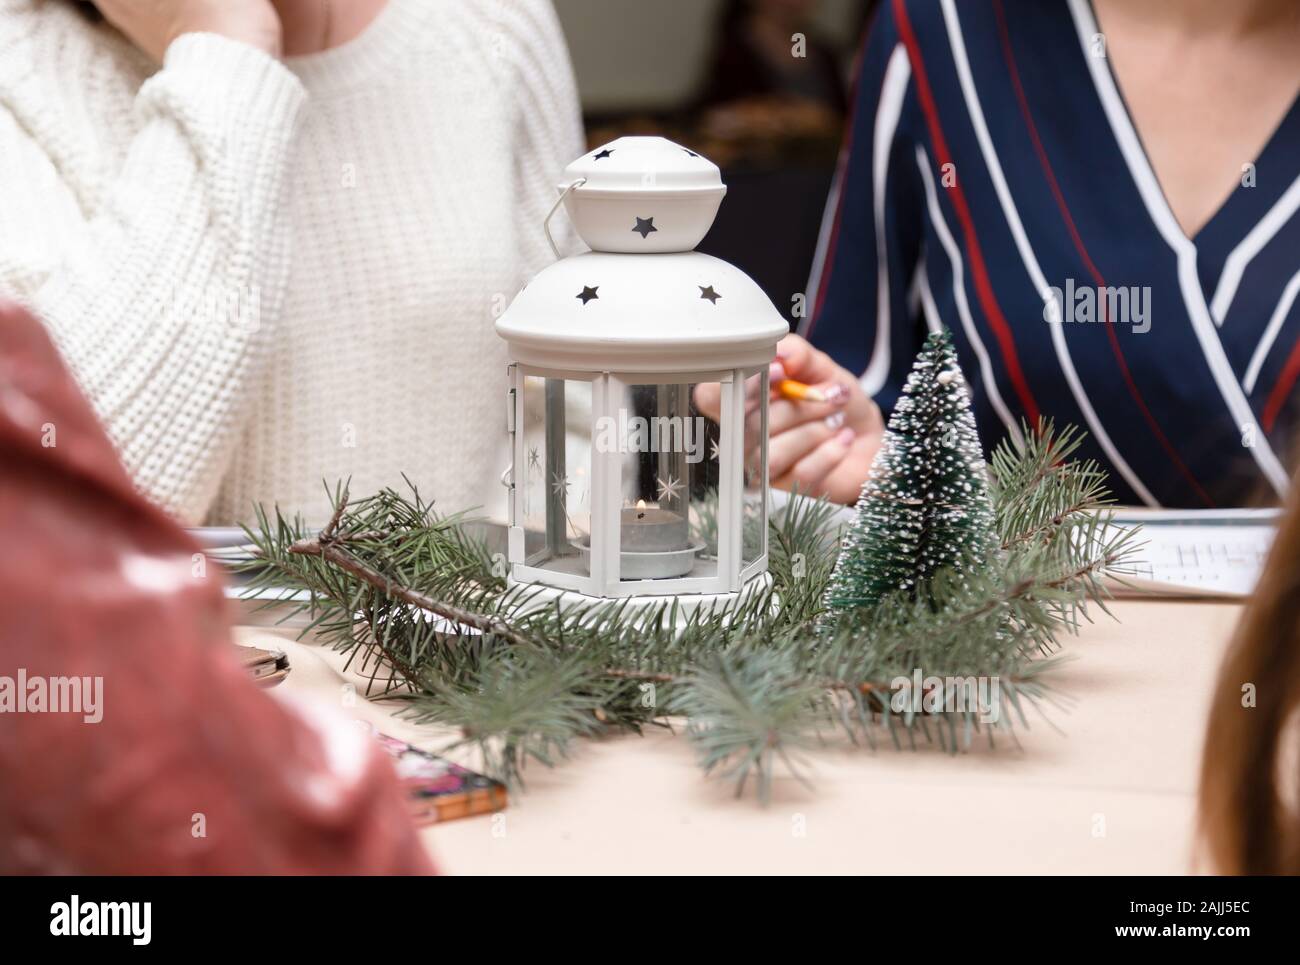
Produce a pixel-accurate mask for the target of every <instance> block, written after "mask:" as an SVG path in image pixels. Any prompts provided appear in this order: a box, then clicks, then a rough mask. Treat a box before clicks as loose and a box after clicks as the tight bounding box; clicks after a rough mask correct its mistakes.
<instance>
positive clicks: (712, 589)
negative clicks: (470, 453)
mask: <svg viewBox="0 0 1300 965" xmlns="http://www.w3.org/2000/svg"><path fill="white" fill-rule="evenodd" d="M756 373H757V374H758V375H759V377H760V380H761V391H762V393H763V395H762V398H764V399H766V397H767V377H768V376H767V371H766V369H760V370H755V369H753V368H750V367H739V368H732V369H712V370H701V371H681V372H667V371H662V370H661V371H656V372H646V371H635V372H633V371H627V372H624V371H601V372H592V371H582V370H576V369H559V368H550V367H544V366H537V365H529V364H525V363H522V362H513V363H511V364H510V365H509V366H507V375H508V380H509V394H508V415H507V428H508V430H509V432H510V436H511V439H510V451H511V465H510V467H509V468H508V469H507V470H506V472H505V474H503V476H502V482H503V483H504V484H505V485H506V487H507V490H508V497H507V498H508V522H509V544H508V558H509V561H510V576H511V578H512V579H513V580H515V581H517V582H521V583H529V584H542V585H545V586H550V587H554V588H555V589H558V590H565V591H570V592H573V593H581V594H584V595H586V596H590V597H599V598H608V599H618V598H625V597H637V596H665V595H671V596H686V595H695V594H708V595H722V594H735V593H739V592H740V591H741V590H742V589H744V588H745V586H746V585H747V584H748V583H749V582H750V581H751V580H753V579H754V578H755V577H757V576H760V575H762V574H764V573H766V571H767V562H768V544H767V526H766V525H763V526H762V527H761V532H762V537H761V542H760V545H759V548H758V553H757V555H756V556H755V557H754V558H753V559H752V560H748V561H747V560H745V559H744V542H743V537H744V529H743V527H744V512H745V505H746V500H745V480H744V459H745V453H744V445H745V431H744V430H745V380H746V379H747V378H748V377H750V376H751V375H754V374H756ZM530 377H531V378H541V379H554V380H563V381H564V382H587V383H590V385H591V431H590V435H589V438H588V444H589V446H590V453H591V470H590V472H591V476H590V479H591V519H590V527H589V528H590V533H589V535H588V539H589V541H590V554H591V555H590V571H589V573H588V574H586V575H583V574H580V573H567V572H564V571H562V570H557V569H553V568H547V567H542V566H538V565H536V562H537V561H536V560H535V559H534V560H530V559H529V558H528V556H527V554H526V530H525V526H524V522H523V521H524V518H525V514H526V510H525V507H524V488H523V486H521V485H519V484H518V480H517V479H516V478H515V473H516V470H517V467H520V466H524V465H525V464H526V453H525V451H524V449H525V445H526V442H525V434H524V432H523V431H522V430H521V427H522V426H523V424H524V396H525V393H524V385H525V379H527V378H530ZM702 382H714V383H718V384H719V385H720V386H721V388H722V392H721V412H720V413H719V419H720V421H719V423H718V426H719V452H718V463H719V467H718V509H717V514H718V518H717V525H718V545H717V572H716V574H715V575H712V576H692V575H689V574H688V575H685V576H679V577H661V578H657V579H623V578H622V574H621V555H620V554H621V552H622V546H621V543H622V532H621V522H620V511H621V509H622V498H621V466H622V460H623V458H624V453H622V452H620V451H612V452H602V451H600V448H599V446H598V444H597V435H598V428H597V427H598V426H599V425H600V423H601V420H602V418H608V419H615V420H617V417H618V406H619V405H620V404H621V403H622V401H623V400H625V399H626V398H627V395H626V390H628V389H629V388H630V387H631V386H635V385H683V386H685V385H693V384H698V383H702ZM765 421H766V417H765V418H764V422H765ZM764 429H765V425H764ZM544 432H545V435H546V438H547V439H548V440H552V441H553V440H559V439H564V438H565V432H566V423H565V421H564V418H563V413H562V410H561V413H560V415H558V416H557V414H556V413H555V412H554V411H552V408H551V407H550V406H548V407H547V411H546V412H545V413H544ZM763 435H764V436H765V431H764V433H763ZM554 451H555V445H554V442H552V444H550V445H548V446H547V447H546V453H547V460H548V473H547V474H544V477H543V478H549V470H550V463H551V460H552V458H553V455H552V454H553V453H554ZM759 451H760V457H759V464H760V465H761V475H762V479H761V483H760V485H761V489H760V493H761V498H762V499H764V500H766V493H767V486H768V471H767V462H768V460H767V443H766V438H762V439H761V440H760V450H759ZM767 511H768V509H767V507H766V505H764V507H763V520H764V523H765V522H766V518H767ZM552 515H553V514H552V506H551V505H550V502H549V498H548V505H547V508H546V519H547V525H548V534H547V540H548V549H551V548H553V547H552V546H551V545H550V544H551V543H552V542H553V541H554V540H555V539H556V538H557V537H556V535H555V534H554V533H553V532H550V531H549V530H550V526H551V523H552V521H553V520H552ZM688 526H689V517H688ZM558 538H560V539H564V540H567V539H568V537H567V535H561V536H559V537H558Z"/></svg>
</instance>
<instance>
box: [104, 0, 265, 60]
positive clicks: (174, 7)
mask: <svg viewBox="0 0 1300 965" xmlns="http://www.w3.org/2000/svg"><path fill="white" fill-rule="evenodd" d="M95 6H97V7H98V8H99V10H100V12H101V13H102V14H103V15H104V19H105V20H107V21H108V22H109V23H111V24H112V25H113V26H115V27H116V28H117V29H118V30H120V31H122V33H124V34H126V36H127V38H128V39H129V40H130V41H131V42H132V43H134V44H135V45H136V46H137V47H139V48H140V49H141V50H143V51H144V52H145V53H146V54H148V55H149V56H150V57H152V58H153V59H154V60H155V61H157V62H158V63H162V59H163V54H164V53H166V51H167V48H168V46H170V45H171V42H172V41H173V40H175V39H176V38H177V37H179V36H180V35H181V34H185V33H194V32H196V31H203V32H205V33H214V34H220V35H221V36H223V37H229V38H230V39H231V40H239V41H242V42H243V43H246V44H250V45H251V46H253V47H256V48H258V49H259V50H264V51H266V52H267V53H268V54H270V55H271V56H272V57H279V56H280V49H281V32H280V17H279V15H277V14H276V12H275V8H274V7H273V6H271V2H270V0H96V2H95Z"/></svg>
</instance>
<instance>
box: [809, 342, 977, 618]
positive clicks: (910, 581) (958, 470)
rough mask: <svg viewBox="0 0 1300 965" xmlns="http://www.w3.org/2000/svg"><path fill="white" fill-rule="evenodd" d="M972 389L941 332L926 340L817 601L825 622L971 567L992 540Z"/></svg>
mask: <svg viewBox="0 0 1300 965" xmlns="http://www.w3.org/2000/svg"><path fill="white" fill-rule="evenodd" d="M987 475H988V467H987V466H986V465H985V462H984V457H983V454H982V452H981V449H980V442H979V436H978V435H977V433H976V430H975V417H974V415H973V414H972V413H971V408H970V393H969V391H968V390H967V388H966V380H965V378H964V377H963V376H962V373H961V369H960V368H958V366H957V353H956V352H955V351H954V350H953V347H952V336H951V334H950V333H949V332H948V331H947V330H946V329H945V330H944V331H942V332H935V333H933V334H931V335H930V336H929V337H928V338H926V340H925V345H924V346H923V347H922V348H921V352H920V354H919V355H918V356H917V358H916V362H915V363H914V364H913V366H912V371H911V374H910V375H909V376H908V378H907V384H906V385H905V386H904V387H903V394H902V395H901V396H900V397H899V399H898V403H897V404H896V405H895V407H894V414H893V416H892V417H891V418H890V420H889V426H888V429H887V430H886V432H885V437H884V439H883V440H882V441H881V445H880V451H879V452H878V453H877V454H876V459H875V462H874V463H873V464H872V467H871V473H870V475H869V476H868V477H867V481H866V483H865V484H864V485H863V487H862V495H861V496H860V497H859V498H858V504H857V517H856V519H855V520H854V521H853V524H852V526H851V527H850V528H849V531H848V532H847V533H846V534H845V536H844V539H843V542H842V544H841V546H840V554H839V558H838V559H837V560H836V563H835V570H834V573H833V574H832V576H831V579H830V582H829V584H828V585H827V588H826V594H825V597H824V598H823V605H824V612H823V613H822V615H821V617H820V624H821V625H822V626H823V627H827V626H830V625H831V624H833V623H834V622H835V621H836V620H837V619H838V618H839V616H840V614H842V613H845V612H847V611H852V610H858V609H861V608H865V607H873V606H875V605H876V604H878V603H879V602H880V601H881V600H883V599H884V598H885V597H887V596H889V595H890V594H892V593H894V592H896V591H899V590H906V591H908V592H909V593H911V594H912V595H913V596H918V595H920V594H922V593H924V592H925V590H926V587H927V585H928V583H929V580H930V579H931V578H932V577H933V576H934V574H935V573H936V572H937V571H938V570H940V569H942V568H944V567H948V568H951V569H954V570H957V571H958V572H960V571H962V569H963V568H969V567H971V566H978V565H980V564H981V563H982V562H983V561H984V560H987V559H988V558H989V556H990V554H992V553H994V552H996V551H997V550H998V547H999V540H998V537H997V531H996V528H995V523H994V515H993V506H992V502H991V501H990V499H989V488H988V478H987Z"/></svg>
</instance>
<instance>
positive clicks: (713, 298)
mask: <svg viewBox="0 0 1300 965" xmlns="http://www.w3.org/2000/svg"><path fill="white" fill-rule="evenodd" d="M695 287H696V288H698V289H699V290H700V297H701V298H707V299H708V300H709V304H710V305H716V304H718V299H719V298H721V297H722V296H721V295H719V294H718V293H717V292H715V291H714V290H713V286H712V285H710V286H709V287H708V288H705V287H704V286H703V285H696V286H695Z"/></svg>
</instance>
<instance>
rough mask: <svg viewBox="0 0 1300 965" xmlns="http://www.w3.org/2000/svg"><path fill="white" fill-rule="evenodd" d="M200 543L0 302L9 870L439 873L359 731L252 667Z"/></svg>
mask: <svg viewBox="0 0 1300 965" xmlns="http://www.w3.org/2000/svg"><path fill="white" fill-rule="evenodd" d="M199 552H200V550H199V547H198V546H197V545H196V544H194V543H193V542H192V541H191V540H190V538H189V537H188V536H187V534H186V533H185V532H184V531H183V530H182V529H180V528H179V527H178V526H177V525H176V523H175V522H173V521H172V520H171V519H170V518H169V517H168V516H167V515H165V514H164V513H163V512H162V511H161V510H159V509H157V508H156V507H154V506H153V505H151V504H150V503H149V502H148V501H147V500H145V499H144V498H143V497H141V496H140V495H139V494H138V493H137V492H136V491H135V489H134V487H133V486H132V484H131V481H130V479H129V478H128V476H127V474H126V472H125V470H124V469H123V468H122V466H121V464H120V463H119V461H118V458H117V456H116V454H115V453H114V450H113V447H112V445H111V444H110V442H109V440H108V438H107V437H106V436H105V434H104V431H103V430H102V429H101V428H100V426H99V424H98V422H97V421H96V419H95V416H94V414H93V412H92V410H91V407H90V405H89V404H88V403H87V402H86V400H85V398H84V397H83V396H82V395H81V392H80V391H79V390H78V388H77V385H76V383H75V381H74V380H73V378H72V377H71V375H70V374H69V373H68V371H67V369H66V368H65V367H64V365H63V363H62V361H61V360H60V358H59V356H58V353H57V352H56V351H55V349H54V347H53V345H52V344H51V342H50V340H49V338H48V337H47V335H46V333H45V330H44V329H43V328H42V326H41V325H40V324H39V323H38V322H37V321H36V320H35V319H34V318H32V317H31V315H30V314H28V313H27V312H25V311H23V310H21V309H19V308H18V307H16V306H13V305H8V304H4V303H0V873H9V874H12V873H46V874H48V873H59V874H140V873H146V874H224V873H239V874H335V873H338V874H389V873H391V874H420V873H428V872H431V871H432V870H433V869H432V866H431V864H430V862H429V859H428V857H427V856H426V855H425V853H424V851H423V849H422V847H421V844H420V841H419V838H418V836H417V834H416V830H415V827H414V825H413V824H412V819H411V817H410V816H409V814H408V813H407V809H406V804H405V800H404V798H403V794H402V791H401V789H400V787H399V785H398V783H397V779H396V777H395V775H394V774H393V772H392V768H391V767H390V766H389V764H388V762H387V760H386V759H385V758H384V757H383V756H382V752H381V751H380V750H379V749H378V748H377V747H376V746H375V745H374V742H373V741H372V740H371V739H370V738H369V737H368V735H366V734H365V733H364V732H363V731H362V730H361V729H359V728H358V727H356V726H354V725H353V724H352V723H351V722H350V721H346V720H344V719H343V718H342V717H341V716H340V717H338V718H334V717H332V716H330V715H329V714H325V715H319V716H318V715H317V714H316V713H314V712H303V711H299V710H294V709H293V708H292V707H291V706H290V705H288V704H287V703H286V702H284V701H281V700H278V699H276V698H274V697H273V696H272V695H271V694H269V693H267V692H264V691H262V690H259V689H258V688H257V687H256V686H255V685H254V684H253V683H252V681H251V680H250V679H249V678H248V675H247V674H246V672H245V671H244V670H243V669H242V668H241V667H240V666H239V664H238V662H237V661H236V660H235V658H234V653H233V652H232V644H231V637H230V624H229V620H228V616H227V613H226V612H225V601H224V598H223V595H222V590H221V581H220V577H219V576H218V575H217V574H216V573H215V572H214V571H215V567H207V568H205V567H202V566H196V565H195V563H196V560H199V559H201V558H200V557H196V555H195V554H198V553H199ZM205 569H206V572H205ZM196 574H197V575H196ZM20 683H21V684H22V685H23V686H22V687H21V688H20V687H19V684H20ZM77 689H80V691H81V693H80V695H79V696H80V708H79V710H78V711H74V712H69V711H68V710H67V708H68V707H69V706H72V705H73V704H74V703H75V699H74V698H75V696H76V695H75V694H74V691H75V690H77ZM96 693H97V694H98V696H96ZM41 698H43V700H42V699H41ZM42 702H43V703H44V705H45V708H46V709H45V710H44V711H37V709H36V708H37V706H38V705H39V704H40V703H42ZM56 703H57V704H58V706H57V707H56V706H52V705H53V704H56ZM51 711H60V712H51Z"/></svg>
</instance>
